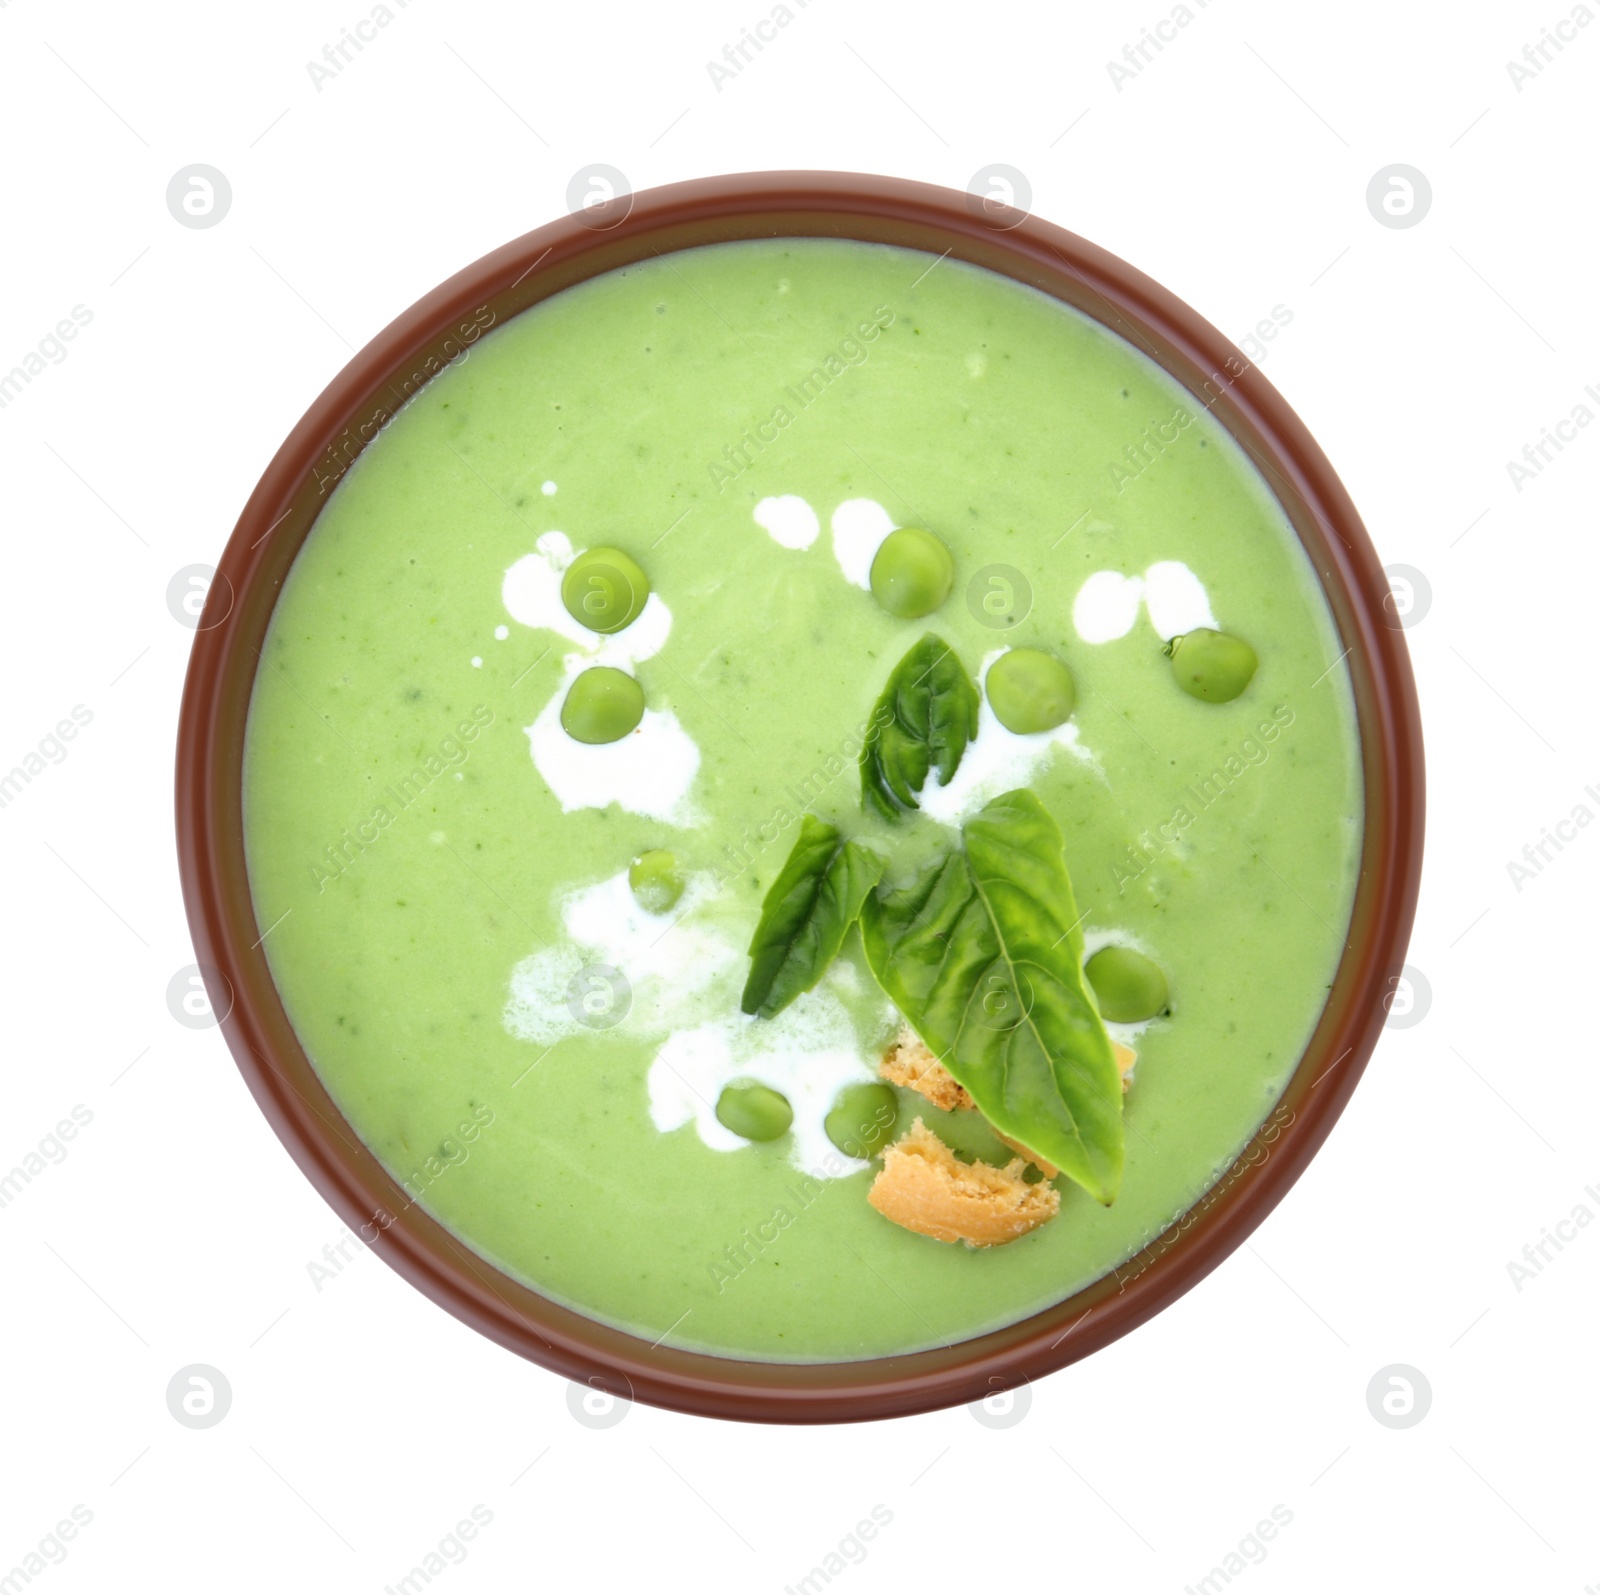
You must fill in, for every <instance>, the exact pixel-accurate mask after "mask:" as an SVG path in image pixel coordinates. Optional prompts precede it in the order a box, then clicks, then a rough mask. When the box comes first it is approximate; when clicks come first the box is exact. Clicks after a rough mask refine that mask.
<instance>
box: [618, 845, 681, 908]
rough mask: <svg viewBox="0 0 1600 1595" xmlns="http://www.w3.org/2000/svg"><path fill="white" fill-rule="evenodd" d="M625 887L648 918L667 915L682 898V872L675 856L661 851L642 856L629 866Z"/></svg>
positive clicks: (653, 849)
mask: <svg viewBox="0 0 1600 1595" xmlns="http://www.w3.org/2000/svg"><path fill="white" fill-rule="evenodd" d="M628 886H629V887H630V889H631V890H632V892H633V895H634V899H635V900H636V901H637V903H638V904H639V906H640V908H642V909H643V910H644V911H645V912H646V913H647V914H666V913H670V912H671V911H672V909H674V908H675V907H676V906H677V903H678V899H679V898H680V897H682V896H683V871H682V870H681V869H679V867H678V860H677V856H676V855H675V854H673V853H669V852H668V851H667V850H666V849H665V848H664V847H653V848H651V849H650V851H649V852H648V853H641V854H640V855H639V856H638V857H637V858H636V859H635V860H634V861H633V862H632V863H631V864H630V865H629V866H628Z"/></svg>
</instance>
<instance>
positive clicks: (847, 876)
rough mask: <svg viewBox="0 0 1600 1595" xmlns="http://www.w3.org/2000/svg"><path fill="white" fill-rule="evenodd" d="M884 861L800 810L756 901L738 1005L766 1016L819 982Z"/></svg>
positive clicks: (878, 878)
mask: <svg viewBox="0 0 1600 1595" xmlns="http://www.w3.org/2000/svg"><path fill="white" fill-rule="evenodd" d="M885 863H886V861H885V859H884V857H883V855H882V854H881V853H879V852H878V851H877V850H876V849H874V848H870V847H866V846H864V845H863V844H862V843H860V842H846V843H845V844H844V845H843V846H842V847H841V846H840V845H839V831H838V827H837V826H833V825H826V824H824V823H823V822H822V821H821V820H819V819H817V818H815V816H813V815H810V814H807V815H805V816H804V817H803V818H802V819H801V821H800V835H799V836H798V837H797V838H796V839H795V844H794V848H793V850H792V851H791V852H790V854H789V857H788V860H787V861H786V862H785V864H784V866H783V868H782V869H781V870H779V871H778V878H777V880H775V881H774V882H773V883H772V886H771V887H770V889H769V890H768V892H767V895H766V898H765V900H764V901H763V902H762V904H761V919H760V921H759V922H758V924H757V925H756V933H755V935H754V936H753V937H752V938H751V941H750V977H749V979H748V980H747V981H746V982H745V988H744V997H743V999H742V1000H741V1002H740V1004H739V1006H740V1007H741V1008H742V1009H743V1010H744V1011H745V1012H746V1013H748V1014H756V1015H758V1016H759V1017H760V1018H762V1019H770V1018H772V1016H773V1015H774V1014H777V1013H781V1012H782V1011H783V1010H784V1009H785V1008H787V1007H788V1006H789V1004H790V1003H791V1002H793V1001H794V1000H795V998H796V997H798V996H799V995H800V994H801V992H803V991H810V990H811V988H812V987H813V986H814V985H816V983H817V982H818V981H819V980H821V979H822V975H823V971H824V970H826V969H827V967H828V965H829V964H830V963H832V962H833V960H834V958H835V957H836V956H837V954H838V952H839V949H840V948H841V947H842V946H843V945H844V938H845V933H846V932H847V931H848V930H849V929H850V927H851V926H852V925H853V924H854V923H855V922H856V920H857V918H858V917H859V916H860V914H861V905H862V903H863V902H864V901H865V900H866V897H867V894H868V893H869V892H871V890H872V888H873V887H874V886H876V885H877V884H878V882H879V881H880V880H881V879H882V878H883V871H884V867H885Z"/></svg>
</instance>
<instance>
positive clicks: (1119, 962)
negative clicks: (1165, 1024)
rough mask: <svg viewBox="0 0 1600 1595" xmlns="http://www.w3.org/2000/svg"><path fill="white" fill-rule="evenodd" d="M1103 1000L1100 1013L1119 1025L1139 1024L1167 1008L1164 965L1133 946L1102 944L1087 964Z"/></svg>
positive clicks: (1092, 981) (1092, 984)
mask: <svg viewBox="0 0 1600 1595" xmlns="http://www.w3.org/2000/svg"><path fill="white" fill-rule="evenodd" d="M1084 973H1085V974H1086V975H1088V977H1089V984H1090V985H1091V986H1093V987H1094V994H1095V996H1096V997H1097V998H1098V999H1099V1001H1100V1014H1101V1017H1102V1018H1104V1019H1109V1020H1110V1021H1111V1022H1112V1023H1113V1024H1117V1025H1136V1024H1138V1023H1139V1022H1140V1021H1141V1020H1144V1019H1154V1018H1155V1016H1156V1015H1157V1014H1158V1013H1165V1012H1166V1009H1167V977H1166V976H1165V975H1164V974H1162V972H1161V966H1160V965H1159V964H1158V963H1155V962H1154V961H1153V960H1151V959H1149V958H1146V957H1145V955H1144V954H1143V953H1139V952H1135V951H1134V950H1133V948H1131V947H1116V946H1111V947H1102V948H1101V949H1100V951H1099V952H1097V953H1096V954H1095V955H1094V957H1093V958H1091V959H1090V960H1089V962H1088V963H1087V964H1086V965H1085V966H1084Z"/></svg>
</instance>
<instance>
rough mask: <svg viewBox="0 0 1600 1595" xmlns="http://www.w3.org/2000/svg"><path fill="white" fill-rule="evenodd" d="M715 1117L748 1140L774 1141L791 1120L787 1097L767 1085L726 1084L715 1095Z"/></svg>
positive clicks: (791, 1110) (792, 1114)
mask: <svg viewBox="0 0 1600 1595" xmlns="http://www.w3.org/2000/svg"><path fill="white" fill-rule="evenodd" d="M717 1120H718V1122H719V1123H720V1124H722V1125H724V1126H725V1127H726V1128H728V1129H730V1130H732V1131H733V1133H734V1134H735V1135H742V1136H743V1137H744V1138H745V1140H747V1141H776V1140H777V1139H778V1137H779V1136H780V1135H782V1134H783V1133H784V1132H785V1131H786V1130H787V1129H788V1128H789V1126H790V1125H791V1124H793V1123H794V1109H793V1108H791V1107H790V1106H789V1099H788V1098H787V1097H784V1096H780V1095H779V1094H778V1093H777V1092H776V1091H774V1090H773V1089H772V1087H771V1086H768V1085H729V1086H724V1087H723V1088H722V1095H721V1096H720V1097H718V1098H717Z"/></svg>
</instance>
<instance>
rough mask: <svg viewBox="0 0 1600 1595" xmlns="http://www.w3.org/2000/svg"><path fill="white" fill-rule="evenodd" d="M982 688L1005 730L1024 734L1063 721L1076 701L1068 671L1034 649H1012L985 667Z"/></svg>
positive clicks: (1057, 662)
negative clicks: (987, 670) (986, 669)
mask: <svg viewBox="0 0 1600 1595" xmlns="http://www.w3.org/2000/svg"><path fill="white" fill-rule="evenodd" d="M983 690H984V691H985V692H986V693H988V695H989V707H990V708H991V709H993V710H994V717H995V719H996V720H998V721H999V722H1000V724H1001V725H1003V726H1004V727H1005V728H1006V730H1007V731H1015V732H1016V733H1017V735H1018V736H1027V735H1028V733H1029V732H1033V731H1054V730H1055V728H1056V727H1057V726H1058V725H1063V724H1065V723H1066V720H1067V717H1068V716H1069V715H1070V714H1071V713H1072V706H1073V705H1074V704H1075V703H1076V702H1077V701H1078V689H1077V688H1076V687H1075V686H1074V685H1073V682H1072V672H1071V671H1070V670H1068V669H1067V667H1066V666H1065V665H1064V664H1062V662H1061V661H1060V660H1059V659H1057V658H1056V656H1055V655H1054V654H1047V653H1045V652H1043V651H1042V650H1040V649H1038V648H1012V649H1009V650H1008V651H1007V652H1005V653H1003V654H1001V655H1000V657H999V658H998V659H996V660H995V662H994V663H993V664H992V665H990V666H989V673H988V675H986V676H985V677H984V680H983Z"/></svg>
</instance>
